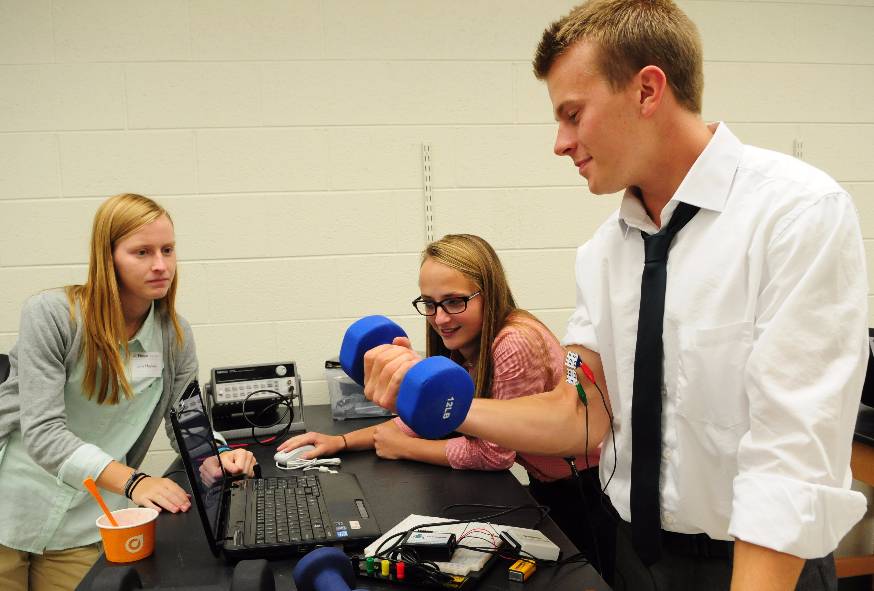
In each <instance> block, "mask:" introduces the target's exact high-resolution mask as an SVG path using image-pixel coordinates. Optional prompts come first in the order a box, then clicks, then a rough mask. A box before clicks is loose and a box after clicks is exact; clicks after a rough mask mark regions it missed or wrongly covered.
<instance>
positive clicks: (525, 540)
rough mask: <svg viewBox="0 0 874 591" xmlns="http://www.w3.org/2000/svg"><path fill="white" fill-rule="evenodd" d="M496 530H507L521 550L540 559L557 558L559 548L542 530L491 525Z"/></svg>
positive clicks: (559, 551)
mask: <svg viewBox="0 0 874 591" xmlns="http://www.w3.org/2000/svg"><path fill="white" fill-rule="evenodd" d="M493 527H494V528H495V529H496V530H497V531H498V532H507V533H508V534H510V536H512V537H513V539H514V540H516V541H517V542H519V544H521V546H522V547H521V550H522V551H523V552H527V553H528V554H530V555H531V556H533V557H534V558H538V559H540V560H558V555H559V554H560V553H561V550H560V549H559V547H558V546H556V545H555V544H554V543H553V542H552V541H551V540H550V539H549V538H547V537H546V535H544V534H543V532H540V531H537V530H536V529H527V528H524V527H512V526H509V525H495V526H493Z"/></svg>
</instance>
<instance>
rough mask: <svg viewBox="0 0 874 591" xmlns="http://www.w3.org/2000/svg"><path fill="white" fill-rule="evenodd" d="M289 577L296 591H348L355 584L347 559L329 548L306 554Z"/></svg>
mask: <svg viewBox="0 0 874 591" xmlns="http://www.w3.org/2000/svg"><path fill="white" fill-rule="evenodd" d="M291 576H292V578H293V579H294V586H295V587H296V588H297V589H298V591H349V590H350V589H351V588H352V585H354V584H355V574H354V573H353V572H352V563H351V562H349V557H348V556H346V555H345V554H343V552H342V551H341V550H339V549H337V548H330V547H323V548H316V549H315V550H313V551H312V552H310V553H308V554H306V555H305V556H304V557H303V558H301V559H300V561H299V562H298V563H297V564H296V565H295V566H294V570H293V571H291ZM356 591H361V590H356Z"/></svg>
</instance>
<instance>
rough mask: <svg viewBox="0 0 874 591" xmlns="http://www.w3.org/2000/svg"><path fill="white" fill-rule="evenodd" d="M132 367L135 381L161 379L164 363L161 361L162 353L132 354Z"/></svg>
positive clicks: (132, 375)
mask: <svg viewBox="0 0 874 591" xmlns="http://www.w3.org/2000/svg"><path fill="white" fill-rule="evenodd" d="M130 367H131V378H133V379H134V380H142V379H145V378H160V377H161V371H163V369H164V363H163V362H162V361H161V353H160V352H149V353H131V355H130Z"/></svg>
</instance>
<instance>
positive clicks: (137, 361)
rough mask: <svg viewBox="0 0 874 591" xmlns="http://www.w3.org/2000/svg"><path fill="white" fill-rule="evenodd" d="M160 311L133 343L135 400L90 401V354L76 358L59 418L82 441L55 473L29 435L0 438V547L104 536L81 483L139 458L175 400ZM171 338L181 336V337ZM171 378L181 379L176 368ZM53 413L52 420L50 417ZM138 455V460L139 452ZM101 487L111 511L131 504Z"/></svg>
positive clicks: (31, 548) (59, 544)
mask: <svg viewBox="0 0 874 591" xmlns="http://www.w3.org/2000/svg"><path fill="white" fill-rule="evenodd" d="M52 299H54V298H52ZM156 316H157V312H156V309H155V306H154V305H153V306H152V309H151V310H150V311H149V314H148V316H147V317H146V320H145V322H144V323H143V326H142V327H141V328H140V330H139V331H138V332H137V334H136V335H135V336H134V338H132V339H131V340H130V341H129V342H128V347H129V349H130V353H131V356H130V359H129V360H128V362H127V364H126V374H127V377H128V379H129V380H130V384H131V387H132V389H133V393H134V396H133V397H132V398H130V399H128V398H126V397H124V396H123V395H122V397H121V400H120V402H119V403H118V404H114V405H112V404H97V402H96V401H95V400H88V399H87V398H86V397H85V396H84V395H83V393H82V389H81V383H82V376H83V375H84V371H85V367H84V356H78V355H76V359H75V360H74V361H73V363H72V364H70V365H69V366H68V369H67V372H66V379H65V381H64V385H63V415H62V416H61V417H60V418H61V419H62V420H63V422H64V423H65V430H66V431H67V432H69V433H70V435H71V436H73V437H75V438H76V439H77V440H78V441H79V442H80V443H79V444H78V445H76V446H70V448H69V452H68V453H66V454H65V455H64V456H63V460H61V462H60V464H59V465H58V467H57V472H56V473H54V472H53V471H49V470H47V468H46V466H45V465H43V464H44V462H40V463H37V461H35V459H34V454H33V451H32V450H31V449H29V446H30V447H32V444H29V443H28V441H27V440H26V439H25V438H23V431H22V430H21V429H14V430H12V431H11V432H10V433H9V434H8V436H7V439H6V441H5V445H3V443H4V442H3V441H2V439H0V499H2V500H3V501H2V503H0V544H2V545H4V546H7V547H10V548H15V549H18V550H24V551H28V552H34V553H42V552H43V551H45V550H60V549H66V548H71V547H76V546H82V545H85V544H90V543H93V542H96V541H97V540H98V539H99V537H100V536H99V533H98V531H97V527H96V526H95V524H94V521H95V519H96V518H97V517H98V516H99V515H100V509H99V508H98V506H97V503H95V501H94V500H93V499H92V498H91V496H90V495H89V494H88V493H87V492H86V491H84V490H83V488H82V485H81V482H82V480H84V479H85V478H86V477H88V476H90V477H92V478H94V479H95V480H96V479H97V477H98V476H99V474H100V473H101V472H102V471H103V469H104V468H105V467H106V466H107V465H108V464H109V463H110V462H111V461H112V460H117V461H119V462H122V463H131V462H130V461H129V458H128V456H129V455H130V454H131V453H134V454H135V455H137V456H140V455H141V454H140V452H139V451H136V452H134V451H133V450H134V449H135V448H136V449H138V447H139V446H141V443H142V442H140V439H141V438H142V436H143V435H144V432H145V431H148V430H149V427H148V426H149V425H150V424H151V423H152V422H153V421H154V419H156V418H158V417H156V416H155V415H156V412H157V411H158V410H159V409H158V407H159V402H162V400H163V398H169V397H170V394H169V392H170V388H169V387H168V386H170V385H172V384H167V383H165V379H166V376H167V375H168V373H167V371H166V367H165V366H166V364H167V362H168V360H167V359H166V357H167V354H168V350H167V349H168V347H167V342H168V339H166V338H165V336H166V335H165V334H164V333H165V332H166V331H167V330H168V329H169V330H171V331H172V328H170V326H169V323H167V322H162V321H159V320H158V319H157V318H156ZM186 328H187V327H186ZM171 336H172V335H171ZM189 336H190V334H189ZM170 340H172V341H175V336H174V337H173V338H172V339H170ZM19 344H20V343H19ZM192 353H193V349H192ZM138 354H139V355H138ZM171 355H172V354H171ZM146 362H148V363H146ZM170 375H173V376H174V378H175V375H176V372H173V373H172V374H170ZM195 375H196V374H195ZM189 379H190V377H189ZM173 381H175V380H173ZM5 385H6V384H4V386H5ZM23 385H24V384H23V383H22V384H20V386H23ZM0 393H3V394H6V392H0ZM22 395H23V393H22ZM0 406H2V405H0ZM160 406H163V404H161V405H160ZM2 410H4V409H2V408H0V411H2ZM0 414H3V413H2V412H0ZM162 414H163V413H162ZM53 418H54V417H46V420H50V419H53ZM159 420H160V419H159ZM152 433H154V431H152ZM24 437H27V432H24ZM149 439H151V437H149ZM36 460H41V458H36ZM133 460H134V462H133V463H134V464H135V465H136V464H138V463H139V461H140V460H141V457H139V458H133ZM102 492H103V496H104V499H105V500H106V503H107V505H109V507H110V509H113V510H114V509H119V508H122V507H126V506H127V505H128V500H127V499H125V498H124V497H122V496H120V495H115V494H112V493H110V492H108V491H102Z"/></svg>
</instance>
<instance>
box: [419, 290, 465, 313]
mask: <svg viewBox="0 0 874 591" xmlns="http://www.w3.org/2000/svg"><path fill="white" fill-rule="evenodd" d="M479 294H480V292H476V293H472V294H470V295H469V296H454V297H451V298H446V299H445V300H442V301H439V302H435V301H434V300H426V299H425V298H423V297H422V296H419V297H417V298H416V299H415V300H413V302H412V303H413V307H414V308H415V309H416V312H418V313H419V314H421V315H422V316H434V315H436V314H437V307H438V306H439V307H441V308H443V311H444V312H446V313H447V314H461V313H462V312H464V311H465V310H467V302H469V301H470V300H472V299H473V298H475V297H476V296H478V295H479Z"/></svg>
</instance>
